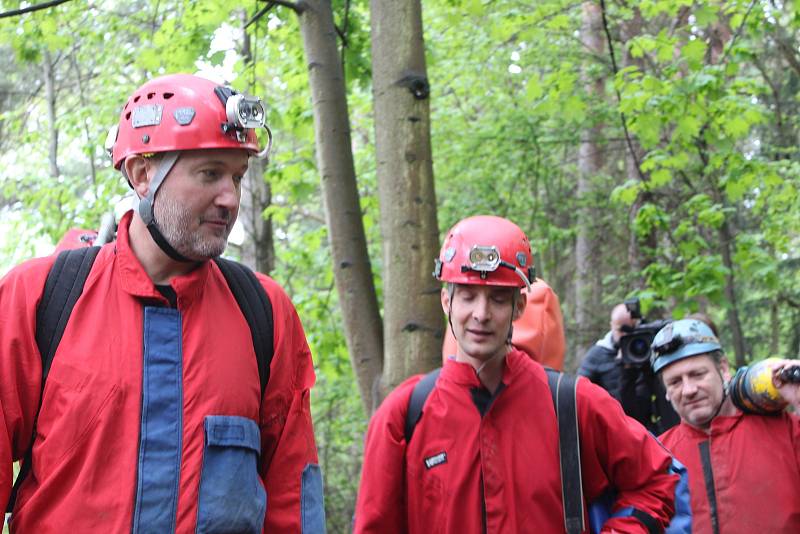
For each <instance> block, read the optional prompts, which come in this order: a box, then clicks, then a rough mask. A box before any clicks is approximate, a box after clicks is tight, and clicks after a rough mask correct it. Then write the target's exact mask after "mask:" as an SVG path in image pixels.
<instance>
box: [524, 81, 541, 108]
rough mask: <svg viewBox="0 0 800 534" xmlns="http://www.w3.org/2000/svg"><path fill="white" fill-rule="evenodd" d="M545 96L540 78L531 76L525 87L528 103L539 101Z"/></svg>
mask: <svg viewBox="0 0 800 534" xmlns="http://www.w3.org/2000/svg"><path fill="white" fill-rule="evenodd" d="M542 94H544V88H543V87H542V83H541V81H540V80H539V77H538V76H531V77H530V78H529V79H528V83H527V84H526V85H525V98H526V99H527V100H528V102H532V101H534V100H539V99H540V98H541V97H542Z"/></svg>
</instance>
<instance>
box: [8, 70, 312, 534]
mask: <svg viewBox="0 0 800 534" xmlns="http://www.w3.org/2000/svg"><path fill="white" fill-rule="evenodd" d="M262 127H264V128H266V127H265V126H264V109H263V107H262V105H261V103H260V100H259V99H256V98H252V97H247V96H245V95H242V94H240V93H237V92H236V91H234V90H232V89H231V88H230V87H227V86H220V85H218V84H216V83H213V82H211V81H209V80H205V79H203V78H200V77H197V76H191V75H170V76H164V77H160V78H156V79H154V80H151V81H150V82H148V83H146V84H144V85H143V86H142V87H140V88H139V89H138V90H136V91H135V92H134V93H133V95H131V97H130V98H129V99H128V102H127V104H126V105H125V107H124V109H123V110H122V113H121V116H120V120H119V125H118V131H117V133H116V135H112V136H110V141H111V143H113V151H112V154H113V164H114V166H115V168H117V169H119V170H120V171H121V172H122V174H123V175H124V176H125V178H126V179H127V180H128V182H129V184H130V185H131V187H132V188H133V189H134V191H135V193H136V196H137V199H138V202H137V204H136V208H135V210H133V211H129V212H128V213H127V214H125V216H123V218H122V220H121V221H120V224H119V231H118V235H117V240H116V242H114V243H111V244H108V245H105V246H104V247H102V248H101V249H100V251H99V252H98V254H97V257H96V259H95V260H94V263H93V264H92V267H91V271H90V272H89V275H88V277H87V278H86V282H85V284H84V286H83V292H82V293H81V295H80V297H79V298H78V300H77V302H76V304H75V307H74V308H73V309H72V313H71V315H70V316H69V320H68V322H67V323H66V327H65V329H64V332H63V337H62V338H61V341H60V343H59V345H58V349H57V352H56V353H55V356H54V358H53V359H52V364H51V366H50V367H49V373H48V374H47V380H46V382H45V387H44V391H43V392H42V376H43V371H44V372H46V369H43V367H44V366H43V363H42V362H43V359H42V358H41V357H40V354H39V351H38V350H37V343H39V340H38V339H34V336H35V334H34V333H35V332H36V331H37V328H36V325H37V306H38V305H39V301H40V300H41V295H42V294H43V287H44V284H45V279H46V278H47V276H48V273H49V272H50V270H51V267H52V266H53V265H54V260H55V258H54V257H48V258H40V259H36V260H32V261H30V262H26V263H25V264H23V265H21V266H18V267H17V268H15V269H14V270H12V271H11V272H10V273H9V274H8V275H7V276H6V277H5V278H4V279H3V280H2V282H0V310H4V311H3V312H2V313H3V316H2V318H0V415H2V417H0V503H6V501H7V500H8V499H9V493H10V490H11V482H12V471H11V463H12V460H17V459H20V458H22V457H23V456H24V455H25V454H26V450H29V451H30V453H29V456H28V457H27V458H26V462H25V463H26V464H27V468H28V470H27V475H26V476H25V477H24V479H23V480H22V482H21V483H20V484H19V485H18V488H17V489H18V491H17V492H16V501H15V505H14V508H13V513H12V516H11V522H10V527H11V530H12V531H16V532H36V533H49V532H62V531H64V529H70V530H71V531H74V532H81V533H94V532H97V533H103V534H106V533H108V532H134V533H139V532H158V533H162V532H163V533H167V532H187V533H188V532H209V533H212V532H242V533H250V532H252V533H261V532H262V531H264V530H266V531H269V532H321V531H323V530H324V512H323V508H322V495H321V491H322V483H321V474H320V471H319V466H318V465H317V462H318V461H317V452H316V447H315V443H314V435H313V429H312V424H311V417H310V411H309V390H310V388H311V387H312V385H313V383H314V371H313V367H312V362H311V353H310V351H309V348H308V345H307V342H306V338H305V334H304V332H303V328H302V325H301V324H300V320H299V318H298V316H297V312H296V311H295V309H294V306H293V305H292V303H291V302H290V300H289V298H288V296H287V295H286V293H285V292H284V291H283V290H282V289H281V288H280V287H279V286H278V285H277V284H276V283H275V282H274V281H273V280H272V279H270V278H268V277H267V276H264V275H262V274H258V273H257V274H256V277H257V278H256V279H255V280H256V283H260V285H261V286H262V287H263V289H264V291H265V292H266V296H267V297H268V299H269V302H270V304H271V309H272V322H273V326H272V329H271V334H272V343H271V347H268V348H269V349H272V359H271V365H269V364H267V369H266V372H268V373H269V378H268V381H266V386H265V387H264V389H263V391H262V381H264V378H263V377H262V376H260V375H261V373H260V370H261V369H259V364H260V363H262V362H261V361H257V358H256V355H255V354H256V353H257V349H255V348H254V343H255V341H254V340H255V337H256V336H255V335H254V334H256V332H253V331H251V329H250V327H249V326H248V321H249V319H248V320H246V319H245V316H244V315H243V311H242V308H240V307H239V305H238V304H237V300H238V297H236V298H234V294H233V293H232V291H231V287H229V285H228V283H227V282H226V279H225V277H224V276H223V274H222V272H221V271H220V267H219V266H218V264H217V263H216V262H215V261H209V260H211V259H214V258H216V257H217V256H219V255H220V254H221V253H222V252H223V250H224V249H225V245H226V241H227V237H228V234H229V232H230V231H231V227H232V226H233V223H234V221H235V220H236V216H237V212H238V209H239V198H240V192H241V191H240V186H241V180H242V178H243V176H244V174H245V171H246V170H247V167H248V158H249V157H250V156H255V155H259V151H260V147H259V142H258V139H257V137H256V130H257V129H260V128H262ZM267 131H268V130H267ZM264 153H266V151H264ZM252 289H253V291H254V292H255V291H257V286H255V287H253V288H252ZM257 333H258V334H262V335H263V334H266V333H265V332H257ZM40 395H41V397H40ZM31 443H32V448H30V449H28V447H29V444H31Z"/></svg>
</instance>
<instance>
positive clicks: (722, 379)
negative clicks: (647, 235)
mask: <svg viewBox="0 0 800 534" xmlns="http://www.w3.org/2000/svg"><path fill="white" fill-rule="evenodd" d="M652 350H653V357H652V367H653V371H654V372H655V373H656V375H657V376H658V377H659V378H660V380H661V381H663V384H664V385H665V386H666V398H667V400H669V401H670V402H671V403H672V406H673V407H674V408H675V410H676V411H677V412H678V414H680V418H681V423H680V424H679V425H678V426H676V427H674V428H672V429H670V430H668V431H667V432H666V433H664V434H662V435H661V436H660V440H661V441H662V443H664V445H665V446H667V447H668V448H669V449H670V450H671V451H672V453H673V454H674V455H675V457H676V458H677V459H678V460H679V461H680V462H681V463H683V464H684V465H685V466H686V468H687V469H688V472H689V492H690V494H691V509H692V526H693V529H694V532H696V533H701V534H704V533H713V534H719V533H720V532H724V533H725V534H736V533H742V534H744V533H751V532H764V533H766V532H769V533H770V534H781V533H786V534H788V533H790V532H791V533H796V532H800V419H799V418H798V417H797V416H796V415H790V414H788V413H786V411H784V410H783V408H784V407H785V406H786V405H787V404H792V405H793V406H794V409H795V411H798V410H800V362H798V361H797V360H779V359H771V360H765V361H761V362H758V363H756V364H754V365H751V366H749V368H748V367H743V368H741V369H740V370H739V371H738V372H737V373H736V375H735V376H734V377H731V371H730V368H729V365H728V360H727V358H726V357H725V354H724V353H723V351H722V346H721V345H720V342H719V339H718V338H717V336H715V335H714V332H713V331H712V330H711V328H710V327H709V326H708V325H707V324H705V323H704V322H702V321H699V320H696V319H682V320H680V321H675V322H673V323H669V324H667V325H666V326H665V327H664V328H662V329H661V330H660V331H659V332H658V333H657V334H656V336H655V338H654V340H653V345H652Z"/></svg>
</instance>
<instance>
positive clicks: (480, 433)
mask: <svg viewBox="0 0 800 534" xmlns="http://www.w3.org/2000/svg"><path fill="white" fill-rule="evenodd" d="M419 379H420V377H419V376H416V377H412V378H410V379H409V380H407V381H405V382H404V383H403V384H401V385H400V386H399V387H398V388H397V389H396V390H395V391H394V392H392V393H391V394H390V395H389V396H388V397H387V398H386V400H385V401H384V402H383V404H382V405H381V406H380V408H378V411H377V412H376V413H375V415H374V416H373V418H372V421H371V422H370V425H369V430H368V432H367V439H366V446H365V451H364V466H363V470H362V475H361V487H360V489H359V493H358V500H357V504H356V518H355V532H356V533H365V532H374V533H381V534H390V533H393V532H397V533H401V532H409V533H411V534H416V533H420V534H423V533H424V534H435V533H441V532H453V533H457V534H472V533H477V532H481V531H483V530H484V529H483V521H484V518H483V513H482V510H483V509H484V507H485V521H486V528H485V532H488V533H509V532H513V533H524V532H536V533H540V532H546V533H548V534H551V533H558V532H564V531H565V528H564V516H563V512H562V501H561V476H560V471H559V461H558V455H559V452H558V430H557V421H556V415H555V409H554V407H553V401H552V398H551V396H550V389H549V387H548V385H547V377H546V374H545V371H544V369H543V368H542V367H541V365H539V364H538V363H536V362H534V361H533V360H531V359H530V357H529V356H527V355H526V354H525V353H523V352H521V351H519V350H513V351H511V352H510V353H509V354H508V356H507V357H506V364H505V370H504V372H503V378H502V382H503V384H502V385H501V389H500V390H499V393H497V394H496V395H495V397H494V399H493V401H492V402H491V404H490V405H489V407H488V410H487V411H486V412H485V415H484V416H483V417H481V415H480V412H479V410H478V408H477V404H476V403H475V402H473V396H479V395H480V393H478V392H479V391H482V392H486V390H485V389H483V388H482V387H481V386H480V381H479V380H478V378H477V375H476V374H475V371H474V369H473V368H472V367H471V366H469V365H467V364H464V363H459V362H456V361H455V360H448V361H447V362H445V365H444V368H443V369H442V372H441V375H440V377H439V380H438V382H437V385H436V387H435V388H434V389H433V391H432V392H431V394H430V396H429V397H428V400H427V403H426V404H425V408H424V414H423V416H422V418H421V419H420V422H419V423H418V425H417V427H416V429H415V431H414V435H413V437H412V439H411V443H410V445H408V446H406V442H405V439H404V425H405V417H406V410H407V407H408V401H409V397H410V395H411V391H412V389H413V387H414V384H416V383H417V382H418V381H419ZM577 395H578V399H577V405H578V420H579V425H580V434H581V465H582V477H583V487H584V492H585V497H586V498H587V499H589V500H593V499H594V498H596V497H597V496H599V495H600V494H601V493H603V492H604V491H605V490H606V489H608V488H609V486H611V485H613V486H614V487H616V488H617V490H618V491H619V499H618V501H617V506H618V507H624V506H633V507H635V508H638V509H640V510H642V511H644V512H646V513H649V514H650V515H652V516H653V517H655V518H656V519H657V520H658V521H660V522H661V523H662V524H666V523H667V522H668V520H669V518H670V517H671V515H672V511H673V495H674V488H675V483H676V481H677V477H675V476H673V475H668V474H667V467H668V465H669V463H670V457H669V455H668V454H667V453H666V452H664V450H663V448H662V447H661V446H660V445H658V444H657V443H656V441H655V440H654V439H653V438H652V437H651V436H650V435H649V434H647V432H646V431H645V430H644V428H643V427H642V426H641V425H639V424H638V423H637V422H636V421H634V420H632V419H629V418H627V417H626V416H625V415H624V413H623V412H622V408H620V406H619V404H618V403H617V402H616V401H614V400H613V399H612V398H611V397H610V396H609V395H608V394H607V393H606V392H605V391H603V390H602V389H601V388H599V387H597V386H595V385H594V384H591V383H590V382H589V381H588V380H581V381H579V385H578V388H577ZM426 460H427V464H426ZM606 474H608V476H607V475H606ZM586 524H587V525H588V521H587V523H586ZM605 527H606V528H611V527H613V528H615V529H617V532H641V533H644V532H647V531H646V529H645V527H644V526H643V525H642V524H641V523H639V522H638V520H636V519H633V518H630V517H626V518H616V519H612V520H610V521H608V523H607V524H606V525H605Z"/></svg>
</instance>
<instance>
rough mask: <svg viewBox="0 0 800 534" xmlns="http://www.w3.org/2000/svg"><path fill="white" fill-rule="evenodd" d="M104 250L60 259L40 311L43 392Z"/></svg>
mask: <svg viewBox="0 0 800 534" xmlns="http://www.w3.org/2000/svg"><path fill="white" fill-rule="evenodd" d="M99 251H100V247H87V248H75V249H70V250H65V251H63V252H61V253H60V254H59V255H58V257H57V258H56V261H55V263H54V264H53V267H52V268H51V269H50V273H49V274H48V275H47V281H46V282H45V284H44V292H43V293H42V299H41V301H39V307H38V308H37V309H36V345H37V346H38V347H39V353H40V354H41V356H42V390H44V382H45V380H46V379H47V374H48V373H49V372H50V365H51V364H52V363H53V356H54V355H55V353H56V349H58V344H59V343H60V342H61V336H63V335H64V329H65V328H66V327H67V321H69V316H70V315H71V314H72V308H74V307H75V303H76V302H77V301H78V297H80V296H81V293H83V285H84V284H85V283H86V278H87V277H88V276H89V271H91V270H92V265H93V264H94V260H95V258H96V257H97V253H98V252H99Z"/></svg>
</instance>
